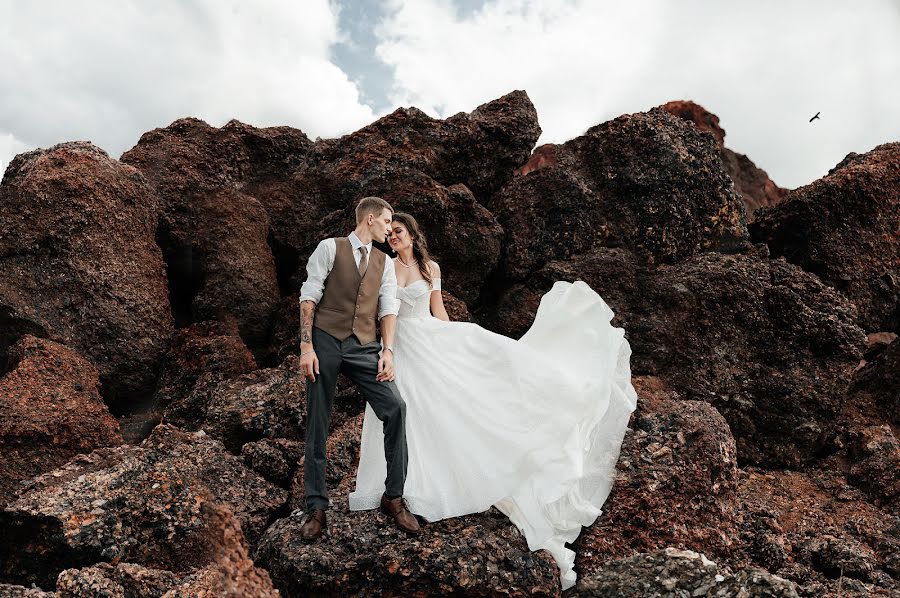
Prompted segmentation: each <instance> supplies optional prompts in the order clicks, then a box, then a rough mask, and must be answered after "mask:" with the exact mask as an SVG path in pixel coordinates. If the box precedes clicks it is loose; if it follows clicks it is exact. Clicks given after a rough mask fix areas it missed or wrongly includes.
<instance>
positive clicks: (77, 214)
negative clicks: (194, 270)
mask: <svg viewBox="0 0 900 598" xmlns="http://www.w3.org/2000/svg"><path fill="white" fill-rule="evenodd" d="M158 210H159V205H158V199H157V196H156V194H155V193H154V192H153V190H152V189H151V188H150V186H149V185H148V184H147V182H146V181H145V179H144V178H143V177H142V176H141V174H140V173H139V172H138V171H137V170H136V169H134V168H132V167H130V166H127V165H124V164H121V163H119V162H117V161H116V160H112V159H110V158H109V157H108V156H107V155H106V153H104V152H103V150H101V149H99V148H97V147H95V146H93V145H91V144H90V143H86V142H72V143H63V144H60V145H56V146H54V147H52V148H50V149H48V150H43V149H42V150H35V151H32V152H28V153H24V154H20V155H18V156H16V158H15V159H14V160H13V161H12V162H11V163H10V165H9V167H8V168H7V169H6V174H5V176H4V178H3V182H2V185H0V256H2V257H0V314H2V316H0V320H2V321H3V322H4V323H5V324H8V325H9V326H10V327H9V328H6V329H5V330H4V332H3V334H2V336H3V339H4V342H9V341H11V340H13V339H14V338H16V337H18V336H20V335H21V334H23V333H29V334H36V335H37V336H46V337H49V338H50V339H52V340H55V341H58V342H61V343H63V344H65V345H66V346H69V347H71V348H72V349H73V350H75V351H77V352H79V353H81V354H82V355H85V356H86V357H88V358H89V359H90V360H91V361H93V362H94V364H95V365H96V366H97V368H98V369H99V371H100V378H101V381H102V382H103V394H104V396H105V397H106V398H107V400H110V401H111V400H113V399H114V398H115V397H116V396H121V397H122V402H123V403H126V404H127V402H128V401H129V400H130V399H131V398H132V397H134V396H135V395H142V394H145V393H147V392H148V391H149V390H150V389H152V385H153V382H154V381H155V379H156V363H157V361H158V360H159V358H160V356H161V355H162V354H163V353H164V352H165V351H166V349H167V347H168V342H169V336H170V334H171V331H172V316H171V313H170V311H169V300H168V291H167V287H166V274H165V269H164V264H163V261H162V256H161V254H160V250H159V248H158V247H157V246H156V244H155V242H154V234H155V232H156V223H157V216H158Z"/></svg>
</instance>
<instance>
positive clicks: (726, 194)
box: [487, 108, 748, 280]
mask: <svg viewBox="0 0 900 598" xmlns="http://www.w3.org/2000/svg"><path fill="white" fill-rule="evenodd" d="M551 151H552V154H553V155H552V157H551V156H550V152H551ZM538 156H539V159H540V160H543V162H544V163H546V164H547V166H544V167H543V168H536V169H534V170H531V169H529V168H528V167H527V166H526V168H525V169H523V170H522V171H521V172H525V171H526V170H527V171H528V174H525V175H523V176H519V177H516V178H515V179H513V180H512V181H510V182H509V183H507V184H506V185H505V186H504V187H503V189H501V190H500V191H499V192H498V193H497V194H496V195H495V196H494V197H493V198H491V200H490V202H489V203H488V204H487V205H488V208H489V209H491V210H492V211H493V212H494V213H495V214H496V215H497V219H498V221H499V222H500V224H501V225H502V226H503V228H504V230H505V232H506V236H505V238H504V244H503V254H502V259H501V263H500V269H499V270H500V275H501V277H504V278H506V279H510V280H523V279H525V278H527V276H528V274H529V272H532V271H534V270H536V269H538V268H540V267H541V266H542V265H543V264H544V263H546V262H547V261H550V260H554V259H566V258H568V257H570V256H572V255H577V254H580V253H584V252H585V251H588V250H589V249H591V248H594V247H603V246H606V247H625V248H627V249H629V250H631V251H632V252H634V253H635V254H636V255H638V256H639V257H640V258H641V260H642V261H644V262H647V263H671V262H677V261H680V260H682V259H685V258H686V257H688V256H690V255H693V254H696V253H699V252H704V251H725V252H731V251H737V250H741V249H744V248H746V247H747V246H748V244H747V240H746V238H747V230H746V227H745V223H744V210H743V208H742V206H741V202H740V199H739V197H738V196H737V195H736V194H735V192H734V189H733V187H732V185H731V181H730V179H729V177H728V175H727V173H726V172H725V170H724V169H723V168H722V164H721V160H720V159H719V156H718V148H717V147H716V145H715V143H714V141H713V140H712V139H711V138H710V137H709V136H707V135H704V134H702V133H701V132H700V131H698V130H697V129H696V128H695V127H693V126H691V125H690V124H688V123H686V122H684V121H683V120H681V119H679V118H676V117H674V116H672V115H670V114H669V113H668V112H665V111H664V110H661V109H658V108H655V109H653V110H651V111H649V112H645V113H636V114H629V115H625V116H620V117H619V118H616V119H614V120H611V121H609V122H606V123H602V124H599V125H597V126H594V127H591V128H590V129H588V131H587V132H586V133H585V134H584V135H582V136H580V137H576V138H575V139H572V140H571V141H567V142H566V143H564V144H561V145H557V146H552V150H547V149H544V150H543V151H542V152H541V153H540V154H538Z"/></svg>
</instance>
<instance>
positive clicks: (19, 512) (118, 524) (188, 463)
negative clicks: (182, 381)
mask: <svg viewBox="0 0 900 598" xmlns="http://www.w3.org/2000/svg"><path fill="white" fill-rule="evenodd" d="M286 499H287V493H286V492H285V491H284V490H281V489H279V488H277V487H275V486H273V485H272V484H270V483H269V482H266V481H265V480H263V479H262V478H260V477H259V476H257V475H256V474H255V473H254V472H252V471H251V470H249V469H248V468H246V467H245V466H244V465H243V463H242V462H241V460H240V459H239V458H237V457H234V456H231V455H230V454H229V453H228V452H227V451H225V448H224V447H223V446H222V444H221V443H219V442H217V441H214V440H211V439H209V438H208V437H206V436H205V435H198V434H191V433H187V432H182V431H180V430H178V429H177V428H174V427H172V426H167V425H161V426H157V428H156V429H155V430H154V431H153V434H151V435H150V437H149V438H147V439H146V440H145V441H144V442H142V443H141V445H140V446H123V447H120V448H115V449H99V450H96V451H94V452H92V453H90V454H86V455H81V456H78V457H76V458H75V459H73V460H72V461H71V462H69V463H68V464H67V465H65V466H64V467H62V468H60V469H57V470H54V471H52V472H49V473H46V474H44V475H42V476H40V477H37V478H34V479H33V480H32V481H31V483H30V485H29V486H28V487H27V488H26V489H25V490H24V491H23V493H22V494H21V495H20V496H19V497H18V499H16V500H15V501H12V502H11V503H9V504H8V505H7V506H6V508H5V509H4V510H3V511H2V512H0V529H3V530H4V535H5V537H6V540H5V541H4V542H3V543H2V545H0V566H2V569H0V576H2V579H4V580H5V581H10V580H12V581H14V582H16V583H37V584H39V585H51V586H52V585H53V583H54V581H55V580H56V577H57V575H59V573H60V572H61V571H62V570H63V569H66V568H72V567H75V568H80V567H84V566H88V565H92V564H94V563H97V562H101V561H102V562H113V561H115V562H118V561H123V562H131V563H136V564H139V565H144V566H147V567H151V568H158V569H166V570H169V571H172V572H175V573H187V572H190V571H191V570H193V569H194V568H196V567H197V566H198V565H199V564H202V563H206V562H208V560H209V555H208V554H207V552H206V551H207V550H208V549H210V545H209V542H208V539H207V537H206V536H207V534H208V530H207V525H206V523H205V520H204V517H203V516H202V507H203V504H204V502H207V501H212V502H216V503H221V504H223V505H224V506H226V507H228V509H229V510H230V511H231V512H232V513H234V516H235V517H236V518H237V520H238V521H239V522H240V527H241V529H242V530H243V533H244V534H245V535H246V536H247V538H248V539H249V540H250V541H251V542H252V541H255V540H256V539H257V538H259V536H260V534H261V533H262V531H263V530H264V529H265V527H266V525H267V524H268V522H269V519H270V518H271V517H272V515H273V513H274V512H275V511H276V510H277V509H278V508H279V507H281V506H282V505H283V504H284V503H285V500H286ZM198 559H199V560H198Z"/></svg>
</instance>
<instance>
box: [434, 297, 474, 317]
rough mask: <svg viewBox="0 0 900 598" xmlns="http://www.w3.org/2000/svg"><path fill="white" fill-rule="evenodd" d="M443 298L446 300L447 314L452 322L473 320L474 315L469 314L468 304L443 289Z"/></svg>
mask: <svg viewBox="0 0 900 598" xmlns="http://www.w3.org/2000/svg"><path fill="white" fill-rule="evenodd" d="M441 298H442V299H443V301H444V309H446V310H447V316H448V317H449V318H450V321H451V322H471V321H472V316H471V314H469V308H468V307H466V304H465V303H464V302H463V301H461V300H459V299H457V298H456V297H454V296H453V295H452V294H450V293H448V292H447V291H441Z"/></svg>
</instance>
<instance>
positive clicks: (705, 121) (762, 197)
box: [660, 100, 788, 222]
mask: <svg viewBox="0 0 900 598" xmlns="http://www.w3.org/2000/svg"><path fill="white" fill-rule="evenodd" d="M660 108H662V109H663V110H665V111H666V112H669V113H670V114H674V115H675V116H677V117H679V118H683V119H684V120H686V121H688V122H692V123H694V124H695V125H696V126H697V127H698V128H699V129H700V130H701V131H707V132H709V133H711V134H712V136H713V137H714V138H715V140H716V143H717V144H718V145H719V156H720V157H721V158H722V164H723V165H724V166H725V170H726V171H728V176H730V177H731V180H732V181H733V182H734V189H735V191H737V193H738V195H740V196H741V198H742V199H743V200H744V207H746V209H747V220H748V222H750V221H752V220H753V216H754V212H755V211H756V210H757V209H759V208H762V207H768V206H771V205H775V204H776V203H778V202H779V201H781V200H782V199H783V198H784V196H785V195H786V194H787V192H788V190H787V189H782V188H781V187H779V186H778V185H776V184H775V183H774V182H773V181H772V180H771V179H770V178H769V175H768V174H766V171H764V170H762V169H761V168H759V167H757V166H756V164H754V163H753V161H752V160H750V158H748V157H747V156H745V155H744V154H739V153H737V152H734V151H732V150H730V149H728V148H727V147H725V129H723V128H722V127H721V126H719V117H718V116H716V115H715V114H713V113H711V112H709V111H708V110H706V109H705V108H703V106H700V105H699V104H695V103H694V102H691V101H681V100H679V101H674V102H667V103H665V104H663V105H662V106H660Z"/></svg>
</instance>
